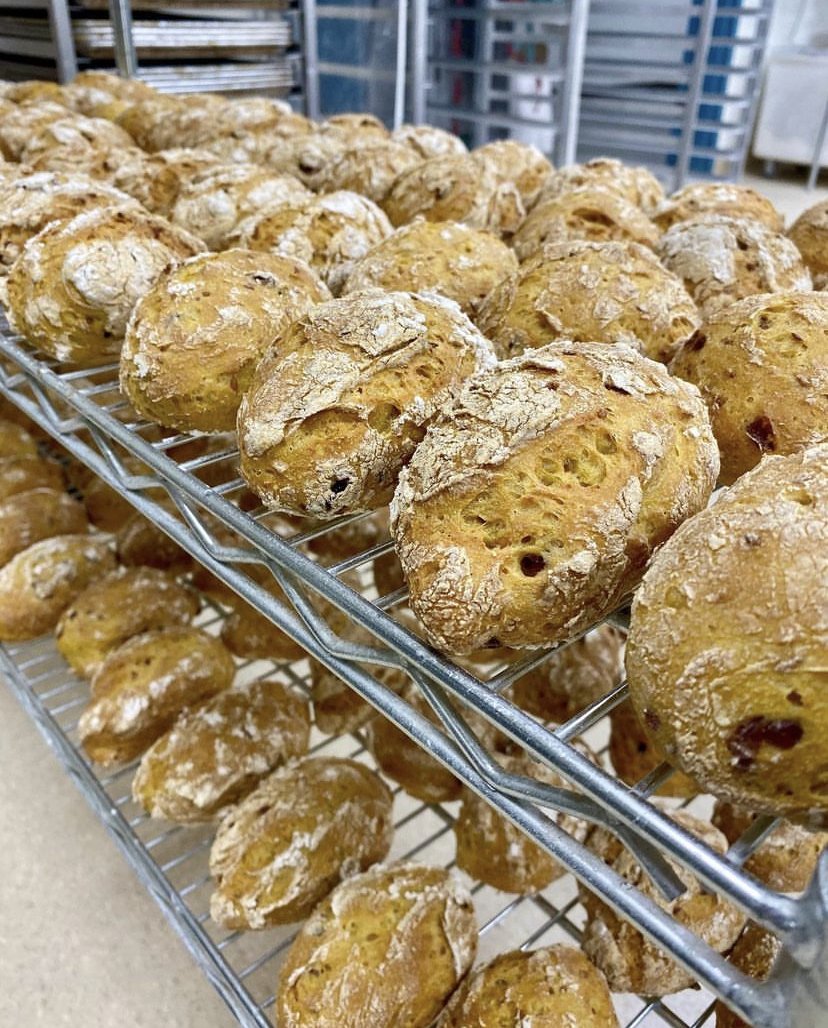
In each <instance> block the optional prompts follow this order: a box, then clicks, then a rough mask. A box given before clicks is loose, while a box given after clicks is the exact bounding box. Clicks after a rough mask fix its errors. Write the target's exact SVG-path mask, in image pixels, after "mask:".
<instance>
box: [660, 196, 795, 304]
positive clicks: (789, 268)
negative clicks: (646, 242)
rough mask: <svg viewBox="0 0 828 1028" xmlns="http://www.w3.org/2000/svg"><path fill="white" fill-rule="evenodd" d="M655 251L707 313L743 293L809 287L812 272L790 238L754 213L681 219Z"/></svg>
mask: <svg viewBox="0 0 828 1028" xmlns="http://www.w3.org/2000/svg"><path fill="white" fill-rule="evenodd" d="M656 252H657V253H658V255H659V257H660V258H661V261H662V263H663V264H664V265H665V267H667V268H669V270H670V271H672V272H673V273H674V274H675V275H678V277H679V278H680V279H682V280H683V281H684V284H685V286H686V287H687V291H688V292H689V293H690V295H691V296H692V297H693V299H694V300H695V301H696V303H697V304H698V306H699V309H700V310H701V312H702V314H703V315H704V316H705V317H710V316H711V315H712V314H714V313H715V312H716V311H717V310H719V309H720V308H721V307H724V306H726V305H727V304H729V303H732V302H733V301H734V300H741V299H742V297H745V296H753V295H755V294H756V293H780V292H785V291H786V290H795V289H810V288H811V274H810V272H809V271H808V269H807V267H806V266H805V264H804V262H803V260H802V258H801V256H800V254H799V251H798V250H797V248H796V247H795V246H794V244H793V243H792V242H791V240H790V239H788V238H787V236H783V235H782V234H781V232H774V231H773V229H770V228H768V227H767V225H764V224H763V223H762V222H761V221H753V220H752V219H750V218H731V217H727V216H726V215H723V214H708V215H705V216H703V217H699V218H696V219H695V220H693V221H680V222H677V223H676V224H675V225H673V227H672V228H670V229H668V230H667V231H666V232H665V233H664V235H663V236H662V237H661V240H660V241H659V244H658V246H657V247H656Z"/></svg>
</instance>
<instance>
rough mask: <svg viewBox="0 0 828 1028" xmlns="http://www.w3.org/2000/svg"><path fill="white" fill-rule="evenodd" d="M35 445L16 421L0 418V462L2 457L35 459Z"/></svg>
mask: <svg viewBox="0 0 828 1028" xmlns="http://www.w3.org/2000/svg"><path fill="white" fill-rule="evenodd" d="M36 456H37V443H36V442H35V440H34V438H33V437H32V435H31V434H30V433H29V432H28V430H27V429H26V428H25V427H24V426H23V425H19V424H18V423H17V422H16V421H11V420H9V419H8V418H0V460H2V459H3V458H4V457H36Z"/></svg>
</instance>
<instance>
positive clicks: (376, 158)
mask: <svg viewBox="0 0 828 1028" xmlns="http://www.w3.org/2000/svg"><path fill="white" fill-rule="evenodd" d="M422 160H423V158H422V157H420V156H418V155H417V153H416V152H415V151H414V150H413V149H412V148H411V147H410V146H406V145H405V143H396V142H394V141H393V140H391V139H381V140H377V141H376V142H373V141H372V142H370V143H366V142H358V143H356V145H354V146H352V147H350V148H349V149H347V150H344V151H343V152H342V153H341V154H340V155H339V156H338V157H336V158H334V160H333V161H331V162H330V163H329V164H326V165H325V167H324V168H323V169H322V173H321V182H320V188H321V190H322V192H325V193H331V192H333V191H334V190H338V189H347V190H350V191H351V192H353V193H359V194H360V196H367V197H368V199H369V200H373V201H374V203H382V201H383V200H384V199H385V197H386V196H387V195H388V190H389V189H390V188H391V186H392V185H393V184H394V180H395V179H396V178H397V176H398V175H402V173H403V172H404V171H408V169H409V168H413V167H415V166H416V165H417V164H420V163H421V162H422Z"/></svg>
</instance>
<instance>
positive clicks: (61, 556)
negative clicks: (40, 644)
mask: <svg viewBox="0 0 828 1028" xmlns="http://www.w3.org/2000/svg"><path fill="white" fill-rule="evenodd" d="M114 564H115V558H114V557H113V555H112V551H111V550H110V549H109V547H108V546H107V544H106V543H105V542H104V541H102V540H100V539H95V538H93V537H91V536H88V535H84V534H77V535H56V536H51V537H50V538H48V539H41V540H40V541H39V542H36V543H32V545H31V546H29V547H27V548H26V549H25V550H21V551H20V553H18V554H17V555H16V556H14V557H12V559H11V560H10V561H9V562H8V563H7V564H5V565H4V566H3V567H2V568H0V642H19V641H20V640H23V639H35V638H37V636H39V635H44V634H45V633H46V632H50V631H51V630H52V629H53V628H54V627H55V625H56V624H57V621H58V618H59V617H60V615H61V613H62V612H63V611H64V609H65V608H66V607H68V606H69V604H70V603H71V602H72V600H73V599H74V598H75V597H76V596H77V595H78V593H80V592H81V591H82V590H83V589H85V588H86V586H87V585H88V584H89V583H90V582H91V581H93V579H95V578H98V577H100V576H101V575H103V574H105V573H106V572H107V571H109V570H111V569H112V567H113V566H114Z"/></svg>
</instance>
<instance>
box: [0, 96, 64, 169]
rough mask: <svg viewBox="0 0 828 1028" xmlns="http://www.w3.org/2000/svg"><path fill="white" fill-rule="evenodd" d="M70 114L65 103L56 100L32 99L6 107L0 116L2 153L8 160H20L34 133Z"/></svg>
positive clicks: (0, 150)
mask: <svg viewBox="0 0 828 1028" xmlns="http://www.w3.org/2000/svg"><path fill="white" fill-rule="evenodd" d="M69 114H70V111H69V110H68V109H67V108H66V107H65V106H64V105H63V104H61V103H55V102H54V101H45V102H31V101H30V102H28V103H22V104H20V105H19V106H12V107H10V108H9V109H8V110H5V109H4V111H3V114H2V117H1V118H0V153H2V155H3V157H5V158H6V160H8V161H19V160H20V157H21V155H22V154H23V151H24V150H25V148H26V146H27V144H28V142H29V140H30V139H31V138H32V135H33V134H34V133H36V132H37V131H38V130H39V129H41V128H43V127H44V126H45V125H49V124H51V122H53V121H59V120H63V119H64V118H66V117H68V115H69Z"/></svg>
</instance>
